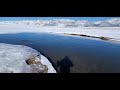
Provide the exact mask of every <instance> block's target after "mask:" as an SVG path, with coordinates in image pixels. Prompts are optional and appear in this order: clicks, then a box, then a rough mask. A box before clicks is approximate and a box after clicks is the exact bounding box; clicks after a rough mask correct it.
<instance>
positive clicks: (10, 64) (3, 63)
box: [0, 43, 56, 73]
mask: <svg viewBox="0 0 120 90" xmlns="http://www.w3.org/2000/svg"><path fill="white" fill-rule="evenodd" d="M40 72H46V73H56V70H55V69H54V68H53V66H52V64H51V63H50V62H49V60H48V59H47V58H46V57H44V56H43V55H41V54H40V53H39V52H38V51H36V50H34V49H32V48H30V47H27V46H23V45H11V44H4V43H0V73H40Z"/></svg>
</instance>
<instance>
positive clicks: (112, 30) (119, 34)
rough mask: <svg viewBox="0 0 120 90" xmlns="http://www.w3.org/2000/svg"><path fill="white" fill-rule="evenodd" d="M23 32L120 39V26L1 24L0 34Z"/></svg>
mask: <svg viewBox="0 0 120 90" xmlns="http://www.w3.org/2000/svg"><path fill="white" fill-rule="evenodd" d="M21 32H33V33H39V32H52V33H58V34H64V33H68V34H84V35H88V36H97V37H109V38H113V40H116V41H120V27H57V26H45V27H43V26H39V25H25V24H7V25H0V34H5V33H8V34H9V33H21Z"/></svg>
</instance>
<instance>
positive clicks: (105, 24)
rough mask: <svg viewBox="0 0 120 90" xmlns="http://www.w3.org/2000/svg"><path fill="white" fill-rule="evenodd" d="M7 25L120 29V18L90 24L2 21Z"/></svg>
mask: <svg viewBox="0 0 120 90" xmlns="http://www.w3.org/2000/svg"><path fill="white" fill-rule="evenodd" d="M1 24H2V25H6V24H24V25H37V26H43V27H45V26H56V27H120V18H113V19H109V20H105V21H97V22H90V21H87V20H77V21H75V20H70V19H54V20H25V21H1V22H0V25H1Z"/></svg>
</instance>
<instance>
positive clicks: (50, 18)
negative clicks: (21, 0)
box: [0, 17, 120, 22]
mask: <svg viewBox="0 0 120 90" xmlns="http://www.w3.org/2000/svg"><path fill="white" fill-rule="evenodd" d="M112 18H120V17H0V21H14V20H15V21H16V20H17V21H19V20H41V19H42V20H52V19H72V20H88V21H91V22H95V21H103V20H108V19H112Z"/></svg>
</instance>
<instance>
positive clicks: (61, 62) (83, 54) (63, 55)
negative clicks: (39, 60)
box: [0, 33, 120, 73]
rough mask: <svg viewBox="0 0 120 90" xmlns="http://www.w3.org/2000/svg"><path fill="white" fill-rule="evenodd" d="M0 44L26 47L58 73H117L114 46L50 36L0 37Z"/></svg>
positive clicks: (118, 50) (117, 47) (118, 49)
mask: <svg viewBox="0 0 120 90" xmlns="http://www.w3.org/2000/svg"><path fill="white" fill-rule="evenodd" d="M0 43H8V44H20V45H27V46H30V47H32V48H34V49H36V50H38V51H39V52H41V54H43V55H45V56H46V57H47V58H48V59H49V60H50V62H51V63H52V64H53V66H54V67H55V69H56V70H57V71H58V72H59V73H118V72H120V44H117V43H112V42H108V41H102V40H94V39H89V38H84V37H77V36H65V35H57V34H50V33H17V34H0ZM11 53H12V52H11Z"/></svg>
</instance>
